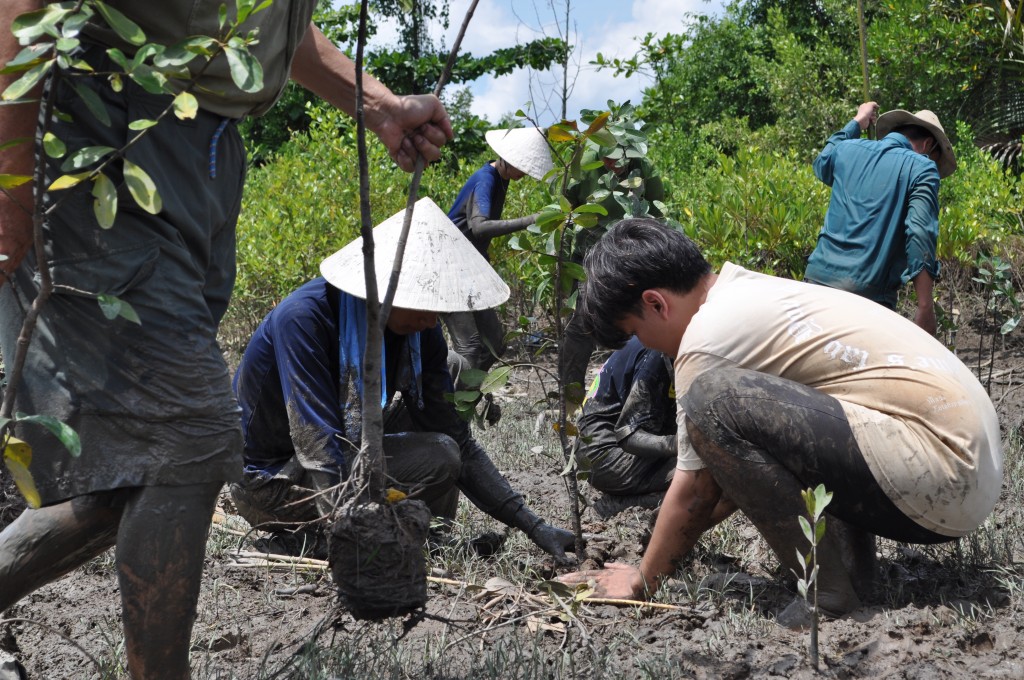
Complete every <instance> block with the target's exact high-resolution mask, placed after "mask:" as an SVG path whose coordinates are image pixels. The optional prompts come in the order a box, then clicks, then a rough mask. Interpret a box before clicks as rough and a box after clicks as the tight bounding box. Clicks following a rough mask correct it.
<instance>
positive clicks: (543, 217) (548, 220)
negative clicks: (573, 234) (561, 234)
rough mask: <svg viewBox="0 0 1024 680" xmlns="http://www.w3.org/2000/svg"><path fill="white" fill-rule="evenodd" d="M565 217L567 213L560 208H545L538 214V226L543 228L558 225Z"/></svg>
mask: <svg viewBox="0 0 1024 680" xmlns="http://www.w3.org/2000/svg"><path fill="white" fill-rule="evenodd" d="M564 219H565V213H563V212H562V211H560V210H549V209H547V208H545V209H544V210H542V211H541V213H540V214H539V215H537V226H538V227H541V228H542V229H543V228H546V227H550V226H552V225H557V224H559V223H561V222H562V220H564Z"/></svg>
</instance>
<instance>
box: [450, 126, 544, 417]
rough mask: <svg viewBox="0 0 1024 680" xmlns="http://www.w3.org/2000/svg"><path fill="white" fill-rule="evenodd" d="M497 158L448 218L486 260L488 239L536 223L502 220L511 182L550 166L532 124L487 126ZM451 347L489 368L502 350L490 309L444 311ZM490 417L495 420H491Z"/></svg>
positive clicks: (465, 364) (501, 334)
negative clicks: (511, 126)
mask: <svg viewBox="0 0 1024 680" xmlns="http://www.w3.org/2000/svg"><path fill="white" fill-rule="evenodd" d="M484 138H485V139H486V140H487V144H488V145H489V146H490V147H491V149H492V150H493V151H494V153H495V154H497V159H495V160H491V161H488V162H486V163H485V164H484V165H483V167H481V168H480V169H479V170H477V171H476V172H474V173H473V174H472V175H471V176H470V178H469V180H467V182H466V183H465V185H463V187H462V189H460V190H459V194H458V196H456V197H455V203H454V204H453V205H452V208H451V210H449V211H448V217H449V218H450V219H451V221H452V222H454V223H455V226H457V227H458V228H459V231H461V232H462V233H463V234H465V236H466V238H468V239H469V241H470V242H471V243H472V244H473V245H474V246H475V247H476V249H477V250H478V251H480V254H481V255H483V256H484V257H485V258H488V259H489V256H488V253H487V249H488V246H490V243H491V239H493V238H494V237H496V236H504V235H505V234H511V233H513V232H516V231H520V230H522V229H526V228H527V227H528V226H530V225H531V224H533V223H534V222H536V221H537V216H536V215H527V216H525V217H518V218H514V219H507V220H506V219H502V218H501V213H502V211H503V210H504V209H505V194H506V192H507V191H508V185H509V182H514V181H516V180H519V179H522V178H523V177H525V176H526V175H529V176H530V177H532V178H533V179H536V180H541V179H543V178H544V176H545V175H546V174H547V173H548V172H549V171H550V170H551V168H552V167H553V163H552V162H551V152H550V150H549V147H548V142H547V138H546V136H545V134H544V130H542V129H540V128H536V127H528V128H512V129H508V130H490V131H489V132H487V134H486V135H484ZM443 318H444V323H445V327H446V328H447V329H448V334H449V335H450V336H451V340H452V349H454V350H455V352H456V354H457V355H458V356H459V357H461V359H462V361H461V362H460V363H459V365H458V366H457V367H456V369H455V372H456V373H458V372H459V370H464V369H466V368H478V369H482V370H487V369H489V368H490V367H491V366H492V365H493V364H494V362H495V360H496V359H497V358H498V357H500V356H501V355H502V354H503V353H504V351H505V345H504V338H505V330H504V328H503V327H502V324H501V321H500V320H499V319H498V314H497V312H496V311H495V310H493V309H485V310H476V311H472V312H454V313H451V314H445V315H444V317H443ZM491 420H492V421H493V418H492V419H491Z"/></svg>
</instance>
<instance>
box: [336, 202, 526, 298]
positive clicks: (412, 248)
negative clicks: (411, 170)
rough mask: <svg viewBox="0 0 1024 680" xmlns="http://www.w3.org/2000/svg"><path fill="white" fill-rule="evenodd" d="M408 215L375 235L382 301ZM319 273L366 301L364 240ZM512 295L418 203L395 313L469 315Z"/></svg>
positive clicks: (436, 212)
mask: <svg viewBox="0 0 1024 680" xmlns="http://www.w3.org/2000/svg"><path fill="white" fill-rule="evenodd" d="M404 219H405V210H402V211H401V212H399V213H398V214H396V215H392V216H391V217H389V218H388V219H386V220H384V221H383V222H381V223H380V224H379V225H378V226H377V227H376V228H375V229H374V230H373V245H374V266H375V267H376V273H377V294H378V295H379V296H380V299H381V300H383V299H384V294H385V292H386V290H387V285H388V281H390V279H391V267H392V263H393V262H394V261H395V250H396V248H397V246H398V237H399V235H400V234H401V233H402V222H403V220H404ZM320 273H321V274H323V277H324V278H325V279H327V281H328V282H329V283H330V284H331V285H333V286H334V287H335V288H339V289H341V290H343V291H345V292H346V293H350V294H352V295H355V296H356V297H359V298H363V299H366V278H365V277H364V275H363V239H362V237H359V238H357V239H356V240H354V241H352V242H351V243H349V244H348V245H346V246H345V247H344V248H342V249H341V250H339V251H338V252H336V253H334V254H333V255H331V256H330V257H328V258H327V259H326V260H324V261H323V262H321V263H320ZM508 296H509V289H508V286H507V285H505V282H504V281H502V280H501V277H500V276H498V272H496V271H494V268H493V267H491V265H490V264H488V262H487V260H485V259H484V258H483V256H482V255H481V254H480V253H479V252H478V251H477V249H476V248H475V247H474V246H473V244H472V243H470V242H469V239H467V238H466V237H465V236H463V235H462V233H461V232H460V231H459V229H458V227H456V226H455V225H454V224H453V223H452V221H451V220H450V219H448V216H447V215H445V214H444V212H442V211H441V209H440V208H438V207H437V205H436V204H435V203H434V202H433V201H432V200H430V199H429V198H421V199H420V200H418V201H416V205H415V207H414V208H413V211H412V225H411V227H410V229H409V239H408V241H407V242H406V245H405V257H404V259H403V261H402V274H401V276H400V277H399V279H398V290H397V291H396V292H395V301H394V306H395V307H402V308H404V309H415V310H421V311H427V312H468V311H472V310H478V309H488V308H490V307H497V306H498V305H500V304H501V303H502V302H504V301H505V300H507V299H508Z"/></svg>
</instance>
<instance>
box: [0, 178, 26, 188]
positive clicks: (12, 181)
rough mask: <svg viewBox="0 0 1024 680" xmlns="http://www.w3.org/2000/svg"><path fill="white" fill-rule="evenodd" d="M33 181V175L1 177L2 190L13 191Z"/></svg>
mask: <svg viewBox="0 0 1024 680" xmlns="http://www.w3.org/2000/svg"><path fill="white" fill-rule="evenodd" d="M31 181H32V176H31V175H0V189H13V188H14V187H20V186H21V185H22V184H24V183H25V182H31Z"/></svg>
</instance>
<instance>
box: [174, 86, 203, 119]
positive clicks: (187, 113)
mask: <svg viewBox="0 0 1024 680" xmlns="http://www.w3.org/2000/svg"><path fill="white" fill-rule="evenodd" d="M198 112H199V102H198V101H197V100H196V98H195V95H193V94H191V93H189V92H179V93H178V94H177V96H175V97H174V115H175V116H177V117H178V119H179V120H191V119H192V118H195V117H196V114H197V113H198Z"/></svg>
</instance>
